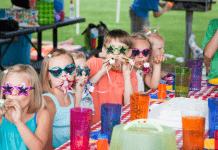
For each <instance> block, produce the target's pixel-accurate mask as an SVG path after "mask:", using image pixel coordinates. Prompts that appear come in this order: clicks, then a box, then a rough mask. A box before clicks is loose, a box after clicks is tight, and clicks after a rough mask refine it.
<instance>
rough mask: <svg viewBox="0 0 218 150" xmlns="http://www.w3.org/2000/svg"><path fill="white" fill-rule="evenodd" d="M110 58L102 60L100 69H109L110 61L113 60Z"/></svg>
mask: <svg viewBox="0 0 218 150" xmlns="http://www.w3.org/2000/svg"><path fill="white" fill-rule="evenodd" d="M111 59H112V58H107V59H105V60H104V62H103V65H102V67H101V71H102V72H104V73H106V72H107V70H108V71H109V70H110V69H111V68H112V64H110V63H113V60H111ZM106 67H107V70H106Z"/></svg>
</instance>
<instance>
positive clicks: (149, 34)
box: [143, 26, 165, 48]
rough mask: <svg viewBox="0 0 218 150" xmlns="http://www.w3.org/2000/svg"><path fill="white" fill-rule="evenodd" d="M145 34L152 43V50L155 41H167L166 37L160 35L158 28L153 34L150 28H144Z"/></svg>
mask: <svg viewBox="0 0 218 150" xmlns="http://www.w3.org/2000/svg"><path fill="white" fill-rule="evenodd" d="M143 32H144V35H145V36H146V37H147V38H148V40H149V41H150V43H151V48H152V46H153V45H154V40H156V39H160V40H163V41H165V39H164V37H163V36H162V35H160V34H159V32H158V28H156V30H155V32H153V33H152V32H151V30H150V27H149V26H147V27H144V30H143Z"/></svg>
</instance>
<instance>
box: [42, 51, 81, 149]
mask: <svg viewBox="0 0 218 150" xmlns="http://www.w3.org/2000/svg"><path fill="white" fill-rule="evenodd" d="M40 76H41V78H40V79H41V83H42V87H43V88H42V90H43V93H44V94H43V96H44V97H45V100H46V103H47V107H48V111H49V113H50V115H51V124H52V125H51V127H50V132H49V141H48V143H47V147H46V148H47V149H49V150H51V149H54V148H57V147H59V146H61V145H62V144H64V143H65V142H67V141H68V140H69V139H70V109H71V108H73V107H75V104H76V103H77V99H76V97H75V95H74V94H72V93H70V92H69V91H68V89H64V86H60V85H62V83H61V82H64V84H67V85H70V83H73V82H75V76H76V71H75V62H74V59H73V57H72V55H71V54H70V53H69V52H68V51H66V50H63V49H56V50H53V51H51V52H49V53H48V54H47V55H46V56H45V58H44V60H43V62H42V68H41V73H40ZM58 87H59V88H58ZM70 88H71V87H69V89H70ZM76 89H77V90H76V94H77V95H82V92H83V90H84V89H83V88H82V87H81V86H78V88H76ZM78 93H79V94H78ZM79 101H80V99H79ZM78 103H79V102H78Z"/></svg>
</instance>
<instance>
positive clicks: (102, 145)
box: [97, 134, 109, 150]
mask: <svg viewBox="0 0 218 150" xmlns="http://www.w3.org/2000/svg"><path fill="white" fill-rule="evenodd" d="M97 150H109V144H108V136H107V135H105V134H101V135H99V136H98V141H97Z"/></svg>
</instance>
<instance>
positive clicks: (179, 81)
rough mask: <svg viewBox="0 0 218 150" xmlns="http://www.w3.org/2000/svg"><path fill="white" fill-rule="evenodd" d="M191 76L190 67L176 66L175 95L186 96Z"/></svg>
mask: <svg viewBox="0 0 218 150" xmlns="http://www.w3.org/2000/svg"><path fill="white" fill-rule="evenodd" d="M190 78H191V68H188V67H176V71H175V97H188V93H189V85H190Z"/></svg>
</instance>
